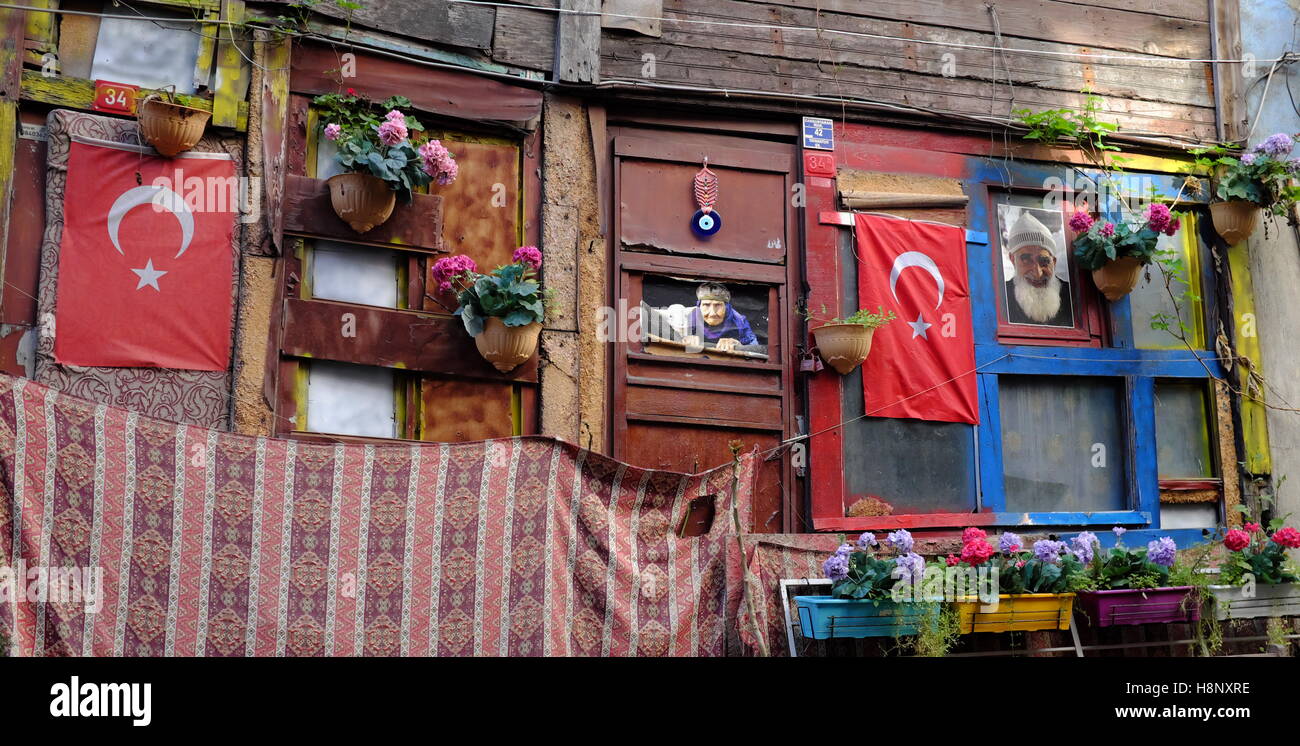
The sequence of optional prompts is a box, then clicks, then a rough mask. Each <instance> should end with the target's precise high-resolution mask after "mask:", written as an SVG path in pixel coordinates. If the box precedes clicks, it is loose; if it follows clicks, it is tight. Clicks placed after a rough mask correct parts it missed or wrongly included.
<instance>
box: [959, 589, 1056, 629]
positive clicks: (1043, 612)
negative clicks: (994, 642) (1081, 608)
mask: <svg viewBox="0 0 1300 746" xmlns="http://www.w3.org/2000/svg"><path fill="white" fill-rule="evenodd" d="M954 605H955V606H956V607H957V620H958V629H959V630H960V631H961V633H962V634H964V635H965V634H970V633H972V632H1032V631H1034V630H1040V629H1069V628H1070V613H1071V611H1072V610H1073V608H1074V594H1073V593H1019V594H1003V595H1001V596H998V603H997V605H996V606H994V605H993V604H988V605H985V604H983V603H981V602H980V601H979V600H978V599H971V600H969V601H957V602H955V604H954Z"/></svg>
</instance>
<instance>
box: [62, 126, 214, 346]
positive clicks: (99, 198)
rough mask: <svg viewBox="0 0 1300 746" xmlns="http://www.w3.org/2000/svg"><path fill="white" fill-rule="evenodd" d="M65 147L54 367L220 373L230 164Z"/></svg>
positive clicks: (209, 156) (202, 157) (210, 156)
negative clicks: (74, 366)
mask: <svg viewBox="0 0 1300 746" xmlns="http://www.w3.org/2000/svg"><path fill="white" fill-rule="evenodd" d="M70 147H71V149H70V151H69V153H68V174H67V184H66V186H65V191H64V197H63V239H62V242H61V243H60V245H59V276H58V299H57V301H56V306H55V332H54V340H55V341H54V358H55V360H57V361H58V362H60V363H65V364H70V365H101V366H121V367H148V368H180V369H188V370H226V368H227V367H228V365H229V363H230V328H231V305H232V304H231V272H232V268H233V263H234V259H233V252H234V249H233V247H232V245H231V237H232V235H233V231H234V225H235V215H236V213H237V211H238V188H237V181H236V179H235V165H234V162H233V161H232V160H231V159H230V157H229V156H227V155H225V154H224V153H192V154H184V155H181V156H178V157H176V158H161V157H159V156H157V155H153V154H151V153H150V154H142V153H140V152H138V151H137V150H134V149H130V146H125V147H123V148H119V147H113V146H112V144H109V143H105V144H103V145H98V144H91V143H87V142H80V141H77V140H75V139H74V140H73V141H72V143H71V146H70ZM137 172H138V173H139V179H138V180H137V176H136V174H137Z"/></svg>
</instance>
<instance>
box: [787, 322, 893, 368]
mask: <svg viewBox="0 0 1300 746" xmlns="http://www.w3.org/2000/svg"><path fill="white" fill-rule="evenodd" d="M806 318H808V319H810V320H811V319H812V318H813V317H812V315H811V314H808V315H807V316H806ZM895 318H896V317H895V316H894V312H893V311H886V310H885V308H884V307H883V306H881V307H880V308H879V309H877V310H876V311H875V312H874V313H873V312H871V311H868V310H866V309H865V308H864V309H859V310H858V311H856V312H854V313H853V314H852V315H850V316H848V317H847V318H843V319H840V318H836V319H833V320H831V322H830V323H827V324H823V325H821V326H819V327H817V328H815V329H813V330H812V335H813V341H814V343H815V344H816V346H817V351H818V352H819V353H821V356H822V360H825V361H826V364H827V365H829V366H831V367H832V368H834V369H835V371H836V372H837V373H839V374H840V375H842V376H847V375H848V374H850V373H852V372H853V369H854V368H857V367H858V366H859V365H861V364H862V363H863V361H865V360H866V359H867V355H868V354H870V352H871V338H872V336H873V335H874V334H875V332H876V329H879V328H880V327H882V326H884V325H885V324H887V323H889V322H890V321H893V320H894V319H895Z"/></svg>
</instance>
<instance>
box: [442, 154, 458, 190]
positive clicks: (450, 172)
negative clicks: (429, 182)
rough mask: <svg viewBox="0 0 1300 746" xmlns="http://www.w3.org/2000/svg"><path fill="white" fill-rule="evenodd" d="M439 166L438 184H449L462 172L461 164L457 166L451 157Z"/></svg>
mask: <svg viewBox="0 0 1300 746" xmlns="http://www.w3.org/2000/svg"><path fill="white" fill-rule="evenodd" d="M438 168H439V169H440V170H439V172H438V186H447V185H448V184H450V183H451V182H453V181H455V180H456V175H457V174H459V173H460V166H457V165H456V161H453V160H452V159H451V158H447V159H445V160H443V161H442V163H440V164H439V165H438Z"/></svg>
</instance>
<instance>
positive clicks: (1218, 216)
mask: <svg viewBox="0 0 1300 746" xmlns="http://www.w3.org/2000/svg"><path fill="white" fill-rule="evenodd" d="M1260 212H1262V209H1261V208H1260V206H1259V205H1257V204H1255V203H1254V202H1247V201H1246V200H1244V199H1232V200H1228V201H1227V202H1215V203H1214V204H1212V205H1210V217H1211V218H1212V219H1213V221H1214V231H1215V232H1216V233H1218V234H1219V236H1220V237H1222V238H1223V240H1224V241H1226V242H1227V244H1228V245H1229V246H1236V245H1237V244H1239V243H1241V242H1242V241H1245V240H1246V239H1247V238H1250V235H1251V234H1252V233H1254V232H1255V228H1257V227H1258V226H1259V214H1260Z"/></svg>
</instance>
